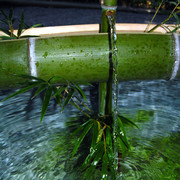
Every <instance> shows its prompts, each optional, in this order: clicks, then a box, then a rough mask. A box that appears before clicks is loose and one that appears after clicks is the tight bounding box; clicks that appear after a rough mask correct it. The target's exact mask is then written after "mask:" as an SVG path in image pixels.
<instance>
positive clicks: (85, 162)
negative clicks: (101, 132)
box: [82, 141, 104, 169]
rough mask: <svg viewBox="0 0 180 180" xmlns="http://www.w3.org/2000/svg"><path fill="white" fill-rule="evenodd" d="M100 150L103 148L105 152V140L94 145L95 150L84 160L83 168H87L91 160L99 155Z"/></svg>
mask: <svg viewBox="0 0 180 180" xmlns="http://www.w3.org/2000/svg"><path fill="white" fill-rule="evenodd" d="M99 150H102V151H103V152H104V143H103V141H100V142H99V143H97V144H96V146H95V147H94V149H93V151H91V152H90V153H89V154H88V156H87V157H86V159H85V160H84V162H83V165H82V169H85V168H87V167H88V166H89V165H90V163H91V161H92V160H93V159H94V158H95V156H96V155H97V153H98V152H99Z"/></svg>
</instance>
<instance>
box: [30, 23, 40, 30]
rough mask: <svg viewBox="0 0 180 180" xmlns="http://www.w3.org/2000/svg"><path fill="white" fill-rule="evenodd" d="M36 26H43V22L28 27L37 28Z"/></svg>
mask: <svg viewBox="0 0 180 180" xmlns="http://www.w3.org/2000/svg"><path fill="white" fill-rule="evenodd" d="M35 27H43V24H34V25H32V26H30V27H28V29H29V28H35Z"/></svg>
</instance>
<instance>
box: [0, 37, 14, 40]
mask: <svg viewBox="0 0 180 180" xmlns="http://www.w3.org/2000/svg"><path fill="white" fill-rule="evenodd" d="M0 38H1V39H3V40H10V39H17V38H16V37H9V36H0Z"/></svg>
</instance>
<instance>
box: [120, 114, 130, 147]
mask: <svg viewBox="0 0 180 180" xmlns="http://www.w3.org/2000/svg"><path fill="white" fill-rule="evenodd" d="M117 119H118V129H119V131H117V136H118V137H119V138H120V139H121V140H122V142H123V143H124V145H126V147H127V148H128V149H129V148H130V146H129V143H128V141H127V137H126V133H125V130H124V126H123V123H122V121H121V119H120V118H119V117H118V116H117Z"/></svg>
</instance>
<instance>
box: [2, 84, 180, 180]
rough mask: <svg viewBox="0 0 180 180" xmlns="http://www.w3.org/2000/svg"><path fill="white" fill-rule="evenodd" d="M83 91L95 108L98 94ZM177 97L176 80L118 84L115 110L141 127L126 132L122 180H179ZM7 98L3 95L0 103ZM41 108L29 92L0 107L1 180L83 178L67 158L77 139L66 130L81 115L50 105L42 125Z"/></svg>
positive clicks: (179, 113)
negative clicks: (127, 150)
mask: <svg viewBox="0 0 180 180" xmlns="http://www.w3.org/2000/svg"><path fill="white" fill-rule="evenodd" d="M84 90H86V92H85V93H86V95H87V98H88V104H89V106H90V107H91V100H92V99H93V102H92V104H93V105H94V107H95V105H96V100H97V96H96V95H95V94H96V93H94V96H93V97H92V96H91V99H90V92H89V88H88V87H84ZM179 92H180V82H179V81H169V82H167V81H142V82H141V81H132V82H121V83H119V95H118V96H119V100H118V111H119V112H121V114H123V115H124V116H126V117H129V118H131V119H133V120H134V121H135V122H136V123H137V125H138V126H139V129H136V128H127V135H128V137H129V140H130V141H131V144H132V151H131V153H129V155H128V156H127V158H126V161H125V163H123V164H122V170H123V177H124V178H123V179H154V180H156V179H157V180H159V179H171V180H175V179H178V176H179V175H180V174H179V172H180V171H179V170H180V167H179V163H180V162H179V161H180V160H179V159H180V156H179V151H180V143H179V142H180V141H179V140H180V138H179V134H180V133H179V126H180V93H179ZM10 93H12V91H9V92H8V91H2V90H1V91H0V100H2V99H4V98H5V97H7V96H8V94H10ZM41 105H42V99H41V97H37V98H36V99H34V100H31V92H27V93H25V94H23V95H21V96H18V97H16V98H13V99H9V100H7V101H5V102H0V158H1V159H0V179H1V180H11V179H12V180H14V179H18V180H37V179H44V180H45V179H47V180H51V179H52V180H56V179H57V180H61V179H62V180H64V179H65V180H71V179H72V180H75V179H83V178H82V177H83V176H82V173H80V171H79V167H78V165H77V164H76V163H77V160H78V158H79V157H78V156H77V157H75V158H74V159H72V158H71V152H72V148H73V143H74V142H75V141H76V137H71V136H70V133H71V130H72V128H69V127H68V124H72V123H74V125H76V126H77V124H78V120H79V118H78V117H79V116H80V113H79V112H78V111H77V110H76V109H75V108H73V107H72V106H68V108H67V109H66V110H65V111H64V112H63V113H60V108H59V107H58V106H57V105H56V104H55V102H54V101H53V100H52V101H51V102H50V106H49V108H48V112H47V114H46V116H45V118H44V120H43V122H42V123H40V111H41ZM84 149H85V150H86V149H87V148H84ZM73 165H76V166H75V167H73ZM97 174H98V173H97ZM97 179H98V177H97Z"/></svg>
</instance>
